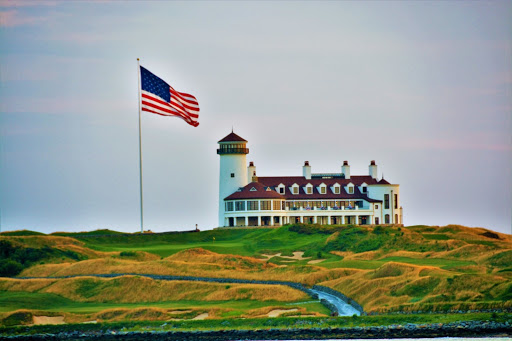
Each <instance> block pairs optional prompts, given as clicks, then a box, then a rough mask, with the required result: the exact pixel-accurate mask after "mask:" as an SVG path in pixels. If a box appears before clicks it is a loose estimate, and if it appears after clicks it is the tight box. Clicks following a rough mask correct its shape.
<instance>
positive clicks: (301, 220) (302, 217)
mask: <svg viewBox="0 0 512 341" xmlns="http://www.w3.org/2000/svg"><path fill="white" fill-rule="evenodd" d="M300 222H301V223H304V216H302V215H301V216H300Z"/></svg>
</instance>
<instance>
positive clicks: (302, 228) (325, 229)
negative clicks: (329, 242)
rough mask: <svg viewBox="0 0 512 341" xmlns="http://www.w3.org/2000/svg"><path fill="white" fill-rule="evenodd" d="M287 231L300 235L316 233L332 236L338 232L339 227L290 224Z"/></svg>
mask: <svg viewBox="0 0 512 341" xmlns="http://www.w3.org/2000/svg"><path fill="white" fill-rule="evenodd" d="M288 229H289V231H292V232H297V233H300V234H316V233H322V234H332V233H334V232H336V231H338V230H340V228H339V227H335V226H322V225H319V224H299V223H297V224H292V225H290V226H289V227H288Z"/></svg>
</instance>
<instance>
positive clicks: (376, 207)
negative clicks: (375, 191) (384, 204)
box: [375, 204, 379, 219]
mask: <svg viewBox="0 0 512 341" xmlns="http://www.w3.org/2000/svg"><path fill="white" fill-rule="evenodd" d="M375 209H376V210H378V209H379V205H377V204H375ZM377 219H379V218H377Z"/></svg>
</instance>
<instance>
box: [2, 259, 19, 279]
mask: <svg viewBox="0 0 512 341" xmlns="http://www.w3.org/2000/svg"><path fill="white" fill-rule="evenodd" d="M22 270H23V265H21V264H20V263H18V262H16V261H14V260H11V259H7V260H3V261H1V262H0V277H13V276H16V275H17V274H19V273H20V272H21V271H22Z"/></svg>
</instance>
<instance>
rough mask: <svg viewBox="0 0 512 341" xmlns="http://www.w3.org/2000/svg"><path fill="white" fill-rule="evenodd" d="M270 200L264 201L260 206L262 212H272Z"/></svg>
mask: <svg viewBox="0 0 512 341" xmlns="http://www.w3.org/2000/svg"><path fill="white" fill-rule="evenodd" d="M270 203H271V201H270V200H262V201H261V205H260V210H262V211H268V210H270Z"/></svg>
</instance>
